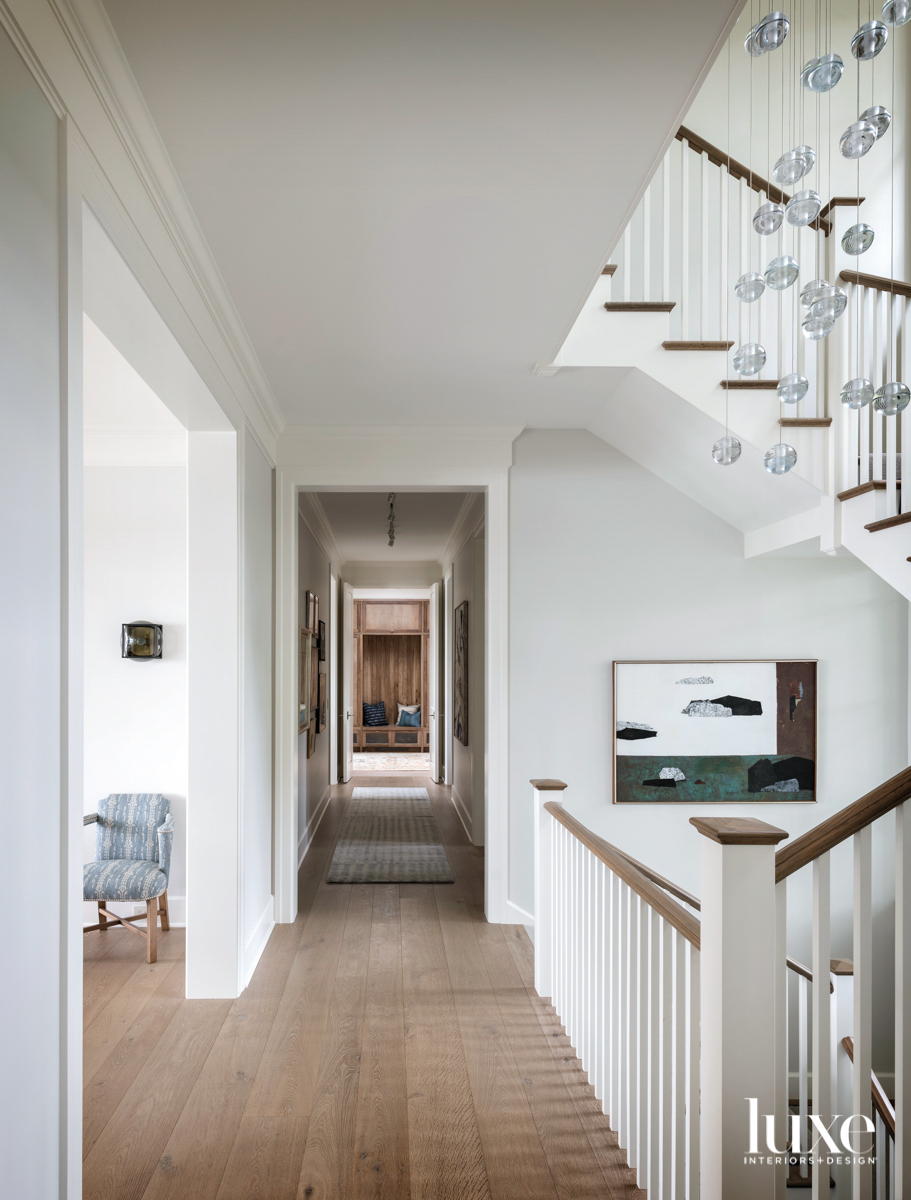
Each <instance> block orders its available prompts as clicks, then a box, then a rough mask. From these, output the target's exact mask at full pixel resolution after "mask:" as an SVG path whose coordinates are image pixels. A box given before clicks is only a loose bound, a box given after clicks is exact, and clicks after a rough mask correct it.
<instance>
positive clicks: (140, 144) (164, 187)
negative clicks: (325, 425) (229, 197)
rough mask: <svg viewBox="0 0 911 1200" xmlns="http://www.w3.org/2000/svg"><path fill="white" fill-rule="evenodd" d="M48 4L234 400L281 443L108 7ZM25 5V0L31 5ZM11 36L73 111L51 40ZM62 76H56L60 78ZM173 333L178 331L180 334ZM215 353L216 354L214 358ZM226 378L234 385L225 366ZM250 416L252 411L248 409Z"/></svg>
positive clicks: (78, 0) (7, 15) (251, 353)
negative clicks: (191, 294)
mask: <svg viewBox="0 0 911 1200" xmlns="http://www.w3.org/2000/svg"><path fill="white" fill-rule="evenodd" d="M46 5H47V9H48V10H49V11H50V12H51V13H53V15H54V17H55V18H56V21H57V24H58V25H59V28H60V29H61V30H62V32H63V34H64V36H65V38H66V41H67V43H68V46H69V49H70V50H71V52H72V54H73V55H74V56H75V58H76V60H77V63H78V65H79V67H80V68H81V70H82V72H83V74H84V76H85V78H86V80H87V81H88V83H89V85H90V87H91V89H92V92H93V94H94V97H95V99H96V100H97V102H98V103H99V104H100V105H101V108H102V110H103V113H104V115H105V117H106V118H107V120H108V121H109V122H110V125H111V127H112V129H113V130H114V133H115V135H116V137H117V139H118V140H119V142H120V145H121V147H122V149H123V151H124V153H125V154H126V156H127V159H128V161H129V164H130V166H131V167H132V169H133V171H134V172H135V174H136V177H137V178H138V180H139V182H140V184H141V185H142V187H143V189H144V191H145V193H146V196H147V198H148V200H149V202H150V203H151V205H152V207H153V209H154V211H155V214H156V216H157V217H158V219H159V220H160V221H161V224H162V226H163V227H164V230H165V231H166V233H167V235H168V237H169V238H170V240H171V242H172V244H173V246H174V248H175V249H176V251H177V254H178V256H179V258H180V261H181V264H182V266H183V268H184V269H185V270H186V272H187V274H188V276H189V278H190V280H191V282H192V285H193V286H194V288H195V290H196V292H197V294H198V298H199V299H200V300H201V301H202V303H203V305H204V306H205V309H206V311H207V313H208V316H209V318H210V319H211V321H212V322H213V325H214V327H215V330H216V331H217V334H218V336H219V338H220V339H221V342H222V344H223V347H224V349H225V350H226V351H227V354H228V356H229V357H230V360H231V362H232V364H233V367H234V368H235V369H236V371H237V373H238V375H239V376H240V380H241V381H242V383H243V385H244V386H243V389H242V391H245V392H246V395H243V394H241V395H235V399H236V400H237V402H239V403H240V405H241V407H242V408H244V407H245V404H244V401H245V400H246V401H247V403H248V404H252V405H253V406H254V407H255V409H256V415H257V416H258V417H259V419H260V420H261V421H262V422H264V423H265V426H266V428H267V429H268V431H269V433H270V434H271V436H272V437H273V438H274V439H276V440H277V439H278V438H279V437H280V436H281V433H282V431H283V430H284V427H285V419H284V416H283V414H282V412H281V409H280V407H279V405H278V401H277V400H276V398H275V396H274V394H273V393H272V389H271V387H270V385H269V381H268V379H267V377H266V374H265V372H264V370H263V368H262V365H261V363H260V362H259V359H258V357H257V354H256V351H255V349H254V347H253V344H252V342H251V341H250V338H249V335H248V334H247V331H246V329H245V328H244V325H243V322H242V320H241V318H240V315H239V313H238V311H237V309H236V307H235V305H234V301H233V300H232V298H231V295H230V293H229V291H228V288H227V286H226V284H225V282H224V279H223V278H222V276H221V272H220V271H219V268H218V265H217V264H216V262H215V258H214V256H213V254H212V251H211V249H210V248H209V245H208V243H207V242H206V239H205V236H204V234H203V232H202V229H201V227H200V225H199V222H198V220H197V218H196V215H195V213H194V212H193V209H192V207H191V205H190V202H189V199H188V198H187V195H186V193H185V192H184V190H183V186H182V184H181V182H180V179H179V178H178V175H177V172H176V170H175V168H174V164H173V163H172V162H171V159H170V156H169V155H168V152H167V150H166V148H165V145H164V142H163V140H162V138H161V135H160V133H159V132H158V128H157V126H156V125H155V122H154V120H153V118H152V115H151V113H150V111H149V109H148V106H147V105H146V102H145V99H144V97H143V95H142V92H141V91H140V88H139V85H138V83H137V82H136V79H135V77H134V75H133V73H132V70H131V68H130V66H129V63H128V61H127V58H126V55H125V54H124V52H123V48H122V47H121V45H120V42H119V41H118V39H117V35H116V33H115V32H114V28H113V26H112V25H111V22H110V19H109V18H108V15H107V13H106V12H105V10H104V7H103V5H102V4H101V2H100V0H46ZM21 7H22V3H21V2H20V3H17V0H2V8H0V18H2V19H3V23H4V25H5V26H6V27H7V28H8V29H10V28H11V26H13V25H15V27H16V29H17V30H18V29H19V25H18V24H17V23H16V16H15V11H14V10H18V9H20V8H21ZM39 7H43V6H39ZM28 8H29V5H28V4H26V10H27V9H28ZM36 32H37V33H38V34H40V35H41V36H42V39H43V38H44V37H45V36H47V34H46V30H45V28H44V26H42V25H38V26H36ZM14 40H16V43H17V46H18V47H19V48H20V50H21V48H22V46H21V43H24V44H25V45H27V46H28V54H27V55H25V57H26V59H27V61H28V64H29V66H30V67H31V69H32V70H33V72H34V73H35V75H36V78H37V80H38V82H39V84H41V86H42V87H43V89H44V91H45V92H46V93H48V94H49V98H50V99H51V102H52V103H55V101H54V97H56V98H57V100H56V103H55V107H58V106H60V107H63V109H64V111H69V108H70V106H69V105H67V103H66V100H67V92H68V90H69V89H70V88H72V86H73V78H72V72H71V71H69V72H68V70H67V64H66V63H65V62H61V61H60V56H59V49H57V48H55V47H52V46H51V45H50V41H49V42H48V46H47V55H46V56H45V53H44V50H45V46H44V45H43V41H42V42H39V43H38V44H30V43H29V42H28V38H27V37H26V35H25V33H23V32H21V31H20V36H19V37H17V38H15V39H14ZM55 50H56V52H55ZM58 73H59V75H60V80H59V81H58V79H57V78H56V76H57V74H58ZM58 85H59V86H58ZM49 89H50V92H49ZM77 124H78V123H77ZM79 132H80V134H81V137H82V138H83V139H84V142H85V144H86V146H87V147H88V148H89V150H90V152H91V154H92V156H93V157H95V158H96V161H97V162H98V167H99V171H100V173H101V174H102V175H103V176H104V177H105V179H106V180H107V181H108V184H109V185H111V186H114V185H113V183H112V180H111V175H110V172H108V171H106V170H105V163H104V162H103V161H100V160H98V159H97V147H96V146H95V145H93V137H92V131H90V130H88V129H86V128H80V130H79ZM114 194H115V195H116V196H117V200H118V202H119V203H120V205H121V206H122V207H123V210H124V211H125V212H127V213H129V214H130V215H131V216H132V213H133V210H134V207H135V202H133V203H131V202H130V200H129V199H125V198H124V197H123V196H121V195H120V194H119V193H118V192H117V190H116V186H114ZM108 232H109V233H110V232H111V231H110V230H108ZM118 248H119V249H120V250H121V252H124V249H125V248H124V247H123V245H122V244H120V243H119V242H118ZM160 269H161V268H160V267H159V270H160ZM166 283H167V285H168V287H169V288H170V289H171V291H172V293H173V294H174V296H175V299H177V303H178V304H180V301H179V299H178V298H177V294H176V292H174V289H173V288H172V287H171V284H170V281H169V280H167V279H166ZM180 307H181V309H182V311H183V314H184V316H185V317H187V318H188V319H189V320H190V322H191V323H192V324H194V325H195V326H196V333H197V335H199V336H204V335H202V333H201V330H200V329H199V327H198V323H197V322H194V321H193V318H192V316H191V315H190V313H189V312H187V311H186V309H185V308H184V306H183V305H181V306H180ZM173 332H175V336H176V335H177V331H176V330H174V331H173ZM185 349H186V347H185ZM207 349H208V351H209V353H210V354H212V353H213V352H212V348H211V347H207ZM217 357H218V356H217V355H215V354H213V358H214V359H215V360H216V361H217ZM222 376H223V378H224V379H225V382H226V383H227V385H228V386H229V387H230V386H231V384H230V382H229V380H228V379H227V377H226V376H225V375H224V372H223V371H222ZM233 390H234V389H232V391H233ZM247 415H248V416H252V414H250V413H249V412H248V414H247Z"/></svg>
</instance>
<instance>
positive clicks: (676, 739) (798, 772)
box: [613, 659, 817, 804]
mask: <svg viewBox="0 0 911 1200" xmlns="http://www.w3.org/2000/svg"><path fill="white" fill-rule="evenodd" d="M816 666H817V664H816V661H815V660H814V659H801V660H797V661H781V662H774V661H756V660H754V661H742V662H741V661H731V660H717V661H695V662H615V663H614V730H613V746H614V754H613V760H614V803H616V804H629V803H652V804H654V803H655V802H656V801H659V802H661V801H663V802H675V803H686V804H693V803H731V802H737V803H750V804H756V803H762V802H775V803H781V802H782V801H814V800H815V799H816Z"/></svg>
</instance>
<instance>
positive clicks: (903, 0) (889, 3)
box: [883, 0, 911, 29]
mask: <svg viewBox="0 0 911 1200" xmlns="http://www.w3.org/2000/svg"><path fill="white" fill-rule="evenodd" d="M883 20H884V21H885V22H886V23H887V24H888V25H894V26H895V28H896V29H897V28H898V27H899V26H900V25H907V24H908V22H909V21H911V0H886V3H885V4H884V5H883Z"/></svg>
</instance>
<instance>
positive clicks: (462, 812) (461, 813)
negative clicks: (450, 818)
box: [450, 785, 471, 842]
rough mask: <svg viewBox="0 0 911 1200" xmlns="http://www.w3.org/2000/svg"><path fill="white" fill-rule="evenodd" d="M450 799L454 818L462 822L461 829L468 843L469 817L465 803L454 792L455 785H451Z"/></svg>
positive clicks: (469, 832) (469, 831) (469, 833)
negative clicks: (454, 812)
mask: <svg viewBox="0 0 911 1200" xmlns="http://www.w3.org/2000/svg"><path fill="white" fill-rule="evenodd" d="M450 799H451V800H452V807H453V808H454V809H455V810H456V816H457V817H458V818H459V820H460V821H461V822H462V828H463V829H464V830H465V836H466V837H467V838H468V840H469V842H470V841H471V817H470V815H469V813H468V809H467V808H466V807H465V801H464V800H463V799H462V797H461V796H460V795H459V793H458V792H457V791H456V788H455V785H453V787H452V791H451V792H450Z"/></svg>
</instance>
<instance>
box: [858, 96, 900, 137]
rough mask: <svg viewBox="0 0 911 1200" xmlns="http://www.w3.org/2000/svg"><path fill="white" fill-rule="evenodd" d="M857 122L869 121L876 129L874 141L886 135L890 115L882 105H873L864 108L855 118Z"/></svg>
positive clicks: (890, 118) (890, 122)
mask: <svg viewBox="0 0 911 1200" xmlns="http://www.w3.org/2000/svg"><path fill="white" fill-rule="evenodd" d="M857 119H858V121H869V122H870V124H871V125H873V126H874V127H875V128H876V140H877V141H879V139H880V138H881V137H882V136H883V134H884V133H888V131H889V126H890V125H891V124H892V114H891V113H890V112H889V110H888V108H886V107H885V105H883V104H874V105H872V106H871V107H870V108H865V109H864V111H863V112H862V113H861V114H860V116H859V117H858V118H857Z"/></svg>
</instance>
